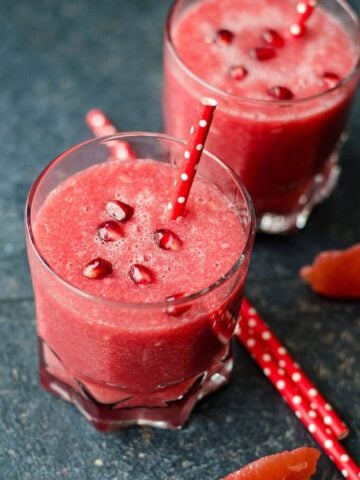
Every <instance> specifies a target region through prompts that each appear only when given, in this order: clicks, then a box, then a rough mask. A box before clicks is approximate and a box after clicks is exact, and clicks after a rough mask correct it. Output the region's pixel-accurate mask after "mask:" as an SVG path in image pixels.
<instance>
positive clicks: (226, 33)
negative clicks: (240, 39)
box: [215, 28, 234, 45]
mask: <svg viewBox="0 0 360 480" xmlns="http://www.w3.org/2000/svg"><path fill="white" fill-rule="evenodd" d="M233 38H234V34H233V32H230V30H226V29H225V28H223V29H221V30H218V31H217V32H216V37H215V41H216V43H218V44H219V45H230V43H231V42H232V41H233Z"/></svg>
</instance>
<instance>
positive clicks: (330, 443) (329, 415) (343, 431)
mask: <svg viewBox="0 0 360 480" xmlns="http://www.w3.org/2000/svg"><path fill="white" fill-rule="evenodd" d="M215 107H216V102H215V101H213V100H212V99H205V100H203V102H202V103H201V104H200V107H199V108H198V117H197V120H196V123H195V124H194V126H193V127H192V128H191V131H190V134H191V137H190V139H189V141H188V143H187V146H186V148H185V150H184V160H183V162H182V163H181V165H180V167H179V171H178V176H177V181H176V183H175V185H174V192H173V199H175V202H174V200H173V201H172V202H171V203H172V208H170V209H169V210H170V211H171V215H172V218H178V217H179V216H181V215H182V213H183V210H184V208H185V204H186V200H187V196H188V194H189V192H190V183H189V184H187V185H185V189H183V188H184V185H183V183H186V182H187V181H188V179H189V178H191V181H192V180H193V178H194V176H195V172H196V167H197V164H198V162H199V160H200V156H201V153H202V150H203V146H204V143H205V139H206V136H207V133H208V130H209V126H210V122H211V120H212V116H213V113H214V109H215ZM96 112H97V113H100V114H101V115H102V116H103V118H105V119H106V122H105V123H106V125H107V126H108V127H111V126H112V124H111V122H110V121H109V119H108V118H107V117H106V115H105V114H104V113H103V112H101V110H96ZM204 115H205V117H204ZM90 117H91V116H90ZM205 118H206V119H205ZM87 124H88V126H89V128H90V130H91V131H92V132H93V133H94V134H95V135H98V134H99V130H98V128H97V127H96V122H95V123H94V122H92V121H89V114H88V116H87ZM113 131H116V129H115V127H113ZM111 133H112V132H111ZM120 143H123V144H125V145H127V144H126V143H125V142H120ZM200 147H201V148H200ZM128 151H129V155H128V157H126V156H125V157H122V159H124V160H128V159H134V158H136V156H135V155H134V153H133V152H132V150H131V148H130V149H129V150H128ZM189 160H190V162H189ZM191 169H192V170H191ZM184 174H185V175H184ZM180 180H181V181H182V182H183V183H179V181H180ZM185 195H186V198H185V200H184V201H183V200H182V199H181V201H180V202H178V201H177V199H178V198H179V197H183V196H185ZM173 204H174V205H175V206H176V209H175V208H173ZM237 336H238V338H239V340H240V341H241V343H242V344H243V345H244V347H245V348H246V349H247V350H248V351H249V353H250V355H251V356H252V357H253V359H254V360H255V361H256V362H257V363H258V365H259V366H260V368H261V369H262V370H263V372H264V373H265V375H266V376H267V378H268V379H269V380H270V381H271V383H272V384H273V385H274V387H275V388H276V389H277V390H278V392H279V393H280V395H281V396H282V398H283V399H284V400H285V401H286V402H287V403H288V404H289V406H290V408H292V410H293V411H294V413H295V415H296V416H297V417H298V418H299V419H300V421H301V422H302V423H303V424H304V425H305V427H306V428H307V429H308V431H309V432H310V433H311V435H312V436H313V438H314V439H315V440H316V441H317V443H318V444H319V445H320V446H321V447H322V449H323V450H324V451H325V452H326V454H327V455H328V457H329V458H330V459H331V460H332V461H333V462H334V463H335V465H336V466H337V467H338V469H339V470H340V471H341V473H342V475H343V476H344V477H345V478H347V479H348V480H359V478H360V470H359V467H358V466H357V465H356V463H355V461H354V460H353V459H352V458H351V457H350V455H349V454H348V453H347V451H346V450H345V448H344V447H343V446H342V445H341V444H340V442H339V440H338V439H342V438H344V437H345V436H346V435H347V434H348V433H349V430H348V428H347V427H346V425H345V424H344V422H343V421H342V420H341V419H340V418H339V416H338V415H337V414H336V413H335V411H334V410H333V409H332V407H331V405H330V404H329V403H328V402H327V401H326V400H325V398H324V397H323V396H322V395H321V394H320V393H319V392H318V390H317V389H316V388H315V386H314V385H313V384H312V383H311V381H310V380H309V379H308V377H307V376H306V374H305V372H304V371H303V370H302V369H301V368H300V366H299V365H298V364H297V363H296V362H295V361H294V360H293V359H292V358H291V356H290V355H289V353H288V352H287V350H286V349H285V347H284V346H283V345H282V344H281V342H280V341H279V339H278V338H277V337H276V336H275V334H274V333H273V332H272V331H271V330H270V328H269V327H268V325H266V323H265V322H264V320H263V319H262V318H261V317H260V315H259V314H258V313H257V312H256V310H255V309H254V308H253V307H252V306H251V305H250V304H249V302H248V301H247V300H244V301H243V304H242V308H241V319H240V324H239V329H238V333H237Z"/></svg>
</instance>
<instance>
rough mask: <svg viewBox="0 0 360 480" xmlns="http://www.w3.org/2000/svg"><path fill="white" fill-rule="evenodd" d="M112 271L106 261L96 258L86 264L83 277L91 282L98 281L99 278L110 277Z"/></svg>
mask: <svg viewBox="0 0 360 480" xmlns="http://www.w3.org/2000/svg"><path fill="white" fill-rule="evenodd" d="M112 271H113V268H112V265H111V263H110V262H108V261H107V260H104V259H103V258H100V257H97V258H94V259H93V260H91V262H89V263H87V264H86V265H85V267H84V268H83V272H82V273H83V275H84V276H85V277H87V278H91V279H92V280H99V279H100V278H104V277H107V276H108V275H111V274H112Z"/></svg>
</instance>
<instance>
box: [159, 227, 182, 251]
mask: <svg viewBox="0 0 360 480" xmlns="http://www.w3.org/2000/svg"><path fill="white" fill-rule="evenodd" d="M154 239H155V242H156V243H157V245H158V246H159V247H160V248H162V249H163V250H172V251H175V250H179V248H181V246H182V244H183V242H182V240H181V239H180V238H179V237H178V236H177V235H176V233H174V232H172V231H171V230H167V229H162V228H161V229H160V230H156V231H155V232H154Z"/></svg>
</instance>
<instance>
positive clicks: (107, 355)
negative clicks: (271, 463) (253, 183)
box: [29, 160, 252, 429]
mask: <svg viewBox="0 0 360 480" xmlns="http://www.w3.org/2000/svg"><path fill="white" fill-rule="evenodd" d="M174 172H175V169H174V168H173V167H172V166H170V165H169V164H165V163H160V162H157V161H154V160H137V161H128V162H121V161H108V162H104V163H98V164H96V165H93V166H91V167H88V168H86V169H83V170H81V171H79V172H78V173H75V174H73V175H70V176H69V178H67V179H64V180H63V181H61V182H60V183H59V185H57V186H56V188H54V189H52V190H51V191H50V192H49V194H48V195H47V196H46V198H45V199H44V201H43V202H42V204H41V206H39V208H38V210H37V212H36V214H34V215H33V218H32V235H33V239H34V244H35V245H36V247H35V248H36V250H37V251H38V252H39V254H40V255H41V257H42V259H43V260H44V261H45V262H46V264H47V265H48V267H49V268H45V267H44V265H43V264H42V262H39V258H38V256H37V254H36V253H35V252H34V251H33V250H32V248H31V245H30V244H31V241H30V243H29V258H30V265H31V270H32V277H33V284H34V290H35V297H36V306H37V324H38V335H39V339H40V351H41V379H42V384H43V385H44V386H45V387H46V388H47V389H49V390H50V391H52V392H55V393H58V394H60V396H62V397H63V398H65V399H67V400H71V401H73V402H74V403H75V404H76V405H77V406H78V407H79V408H80V409H81V410H82V411H83V413H85V415H86V416H87V417H88V418H89V419H90V420H91V421H92V422H93V423H94V425H95V426H97V427H98V428H100V429H109V428H117V427H119V426H123V425H127V424H133V423H139V424H143V423H147V424H151V425H157V426H167V427H178V426H180V425H182V424H183V423H184V421H185V420H186V418H187V417H188V415H189V413H190V411H191V409H192V407H193V405H194V403H195V402H196V401H197V400H198V399H199V398H201V396H203V395H204V394H206V393H208V392H210V391H212V390H214V389H215V388H217V386H218V385H221V384H222V383H224V382H225V381H226V380H227V379H228V376H229V372H230V370H231V355H230V352H229V340H230V338H231V336H232V334H233V331H234V328H235V325H236V318H237V314H238V309H239V304H240V301H241V294H242V289H243V284H244V280H245V274H246V271H247V266H248V256H247V254H246V253H244V252H246V250H247V249H248V248H249V236H250V245H251V243H252V232H251V228H252V227H251V222H250V223H249V222H248V224H247V226H246V222H245V223H244V221H243V218H244V215H245V212H244V208H246V205H245V203H246V202H245V200H244V201H243V205H242V208H243V210H241V211H240V212H239V211H238V210H237V209H238V205H234V203H232V201H231V200H230V199H229V198H227V196H226V195H225V194H224V193H223V192H222V191H221V190H220V189H219V188H218V187H216V186H214V185H213V184H211V183H210V182H209V181H208V180H206V179H202V178H201V175H199V178H198V179H197V180H196V181H195V183H194V185H193V189H192V192H191V196H190V198H189V202H188V206H187V214H186V215H185V216H184V217H183V218H182V219H181V220H177V221H170V220H169V219H168V214H167V210H166V205H167V202H168V199H169V198H170V195H171V187H172V184H173V177H174ZM117 202H121V203H120V205H121V206H122V209H121V210H117V209H116V208H117V207H118V206H119V204H118V203H117ZM124 205H125V207H124ZM129 207H130V208H129ZM119 211H120V212H125V218H122V214H121V215H120V217H119ZM241 212H242V213H241ZM241 215H242V216H241ZM248 216H249V215H248ZM164 231H165V232H164ZM250 248H251V247H250ZM242 255H244V257H242ZM94 259H101V261H99V260H97V265H96V268H92V266H91V265H90V267H89V262H90V263H91V261H92V260H94ZM239 259H240V260H239ZM99 263H100V265H99ZM234 266H235V267H234ZM233 270H234V274H235V275H233V274H229V272H230V271H231V272H232V271H233ZM219 279H220V283H219V285H218V286H217V287H216V285H214V284H215V283H216V282H219ZM220 284H221V285H220ZM209 287H211V288H209ZM208 288H209V290H208V291H206V289H208ZM199 292H200V294H199ZM178 294H181V295H193V297H190V298H189V299H188V300H187V301H186V299H183V300H182V299H181V295H179V297H180V298H179V299H178V300H177V303H176V301H175V302H172V301H171V300H172V299H171V298H170V299H169V298H168V297H173V296H174V295H175V296H177V295H178ZM166 299H168V300H170V301H166ZM179 303H180V304H179Z"/></svg>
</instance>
